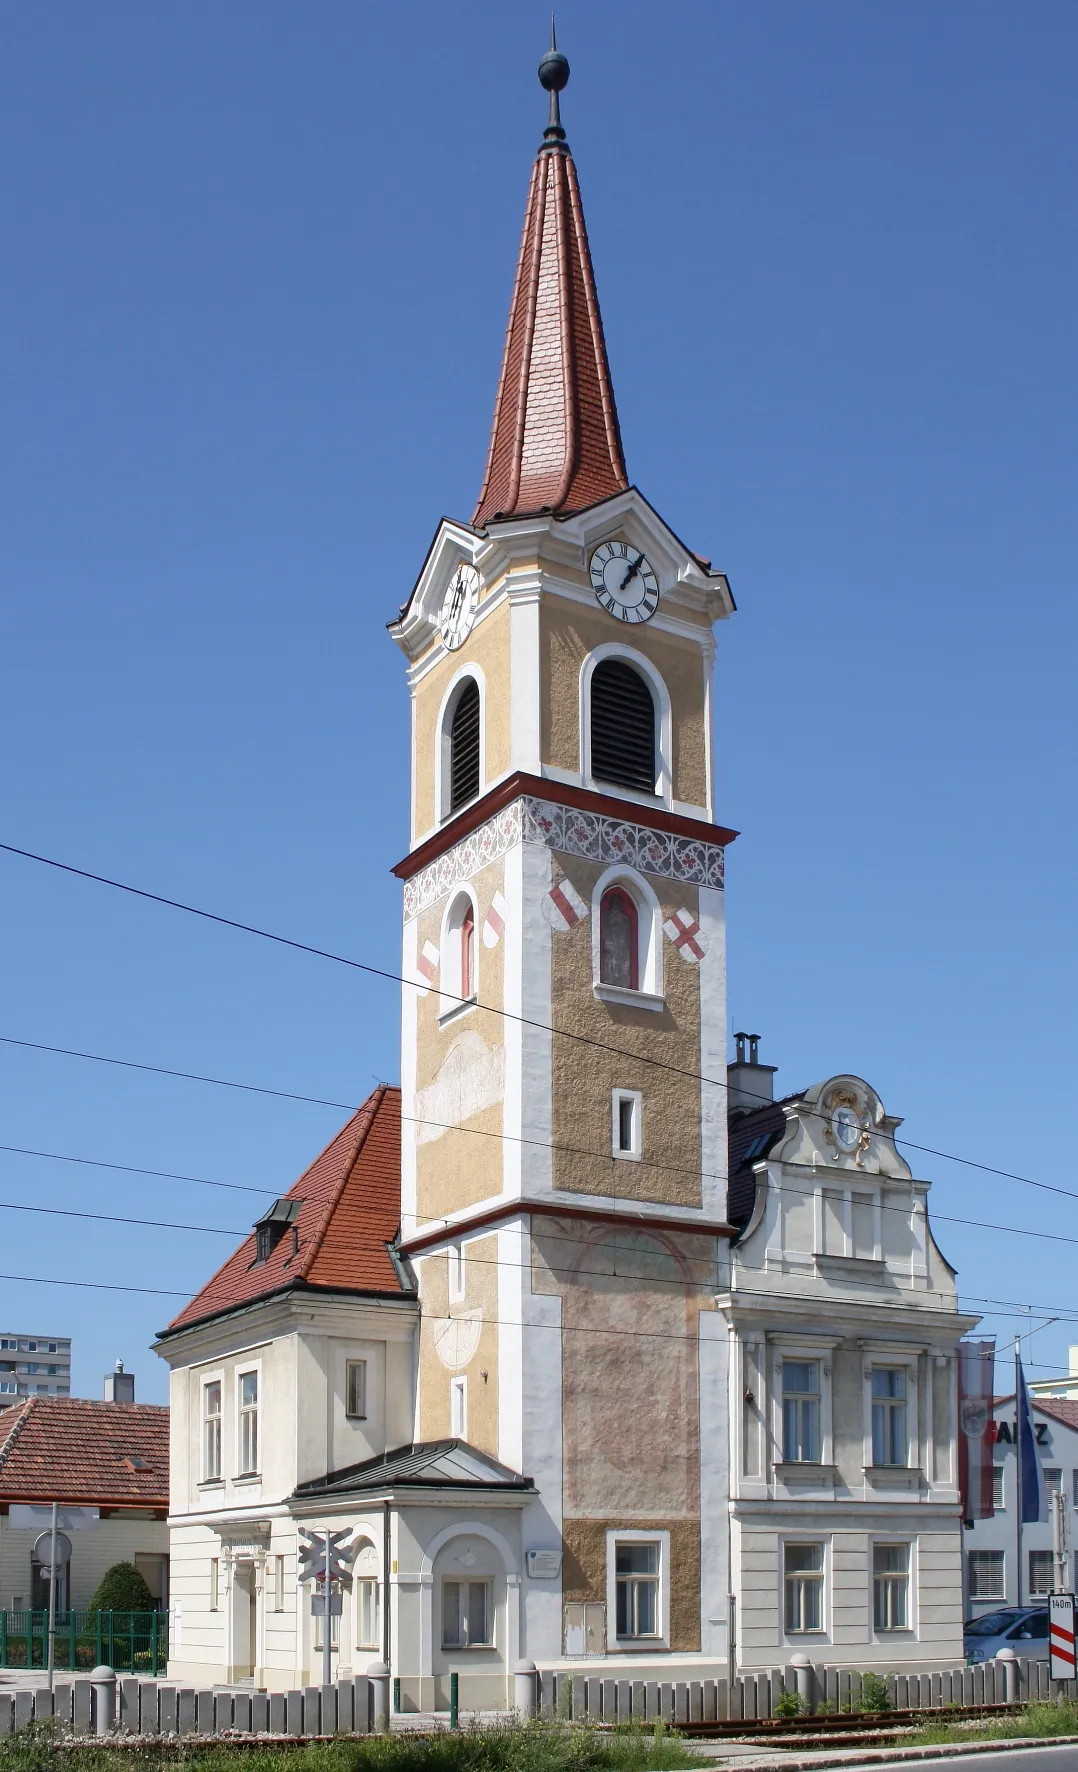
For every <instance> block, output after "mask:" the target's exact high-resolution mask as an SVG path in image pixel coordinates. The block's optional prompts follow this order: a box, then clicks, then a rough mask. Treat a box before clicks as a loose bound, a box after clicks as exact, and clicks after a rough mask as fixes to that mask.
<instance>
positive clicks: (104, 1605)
mask: <svg viewBox="0 0 1078 1772" xmlns="http://www.w3.org/2000/svg"><path fill="white" fill-rule="evenodd" d="M87 1611H88V1612H153V1611H156V1601H155V1600H154V1597H153V1595H152V1594H151V1592H150V1590H149V1588H148V1587H147V1586H146V1583H145V1581H144V1580H143V1578H142V1576H141V1575H140V1574H139V1572H138V1570H137V1569H136V1568H135V1565H134V1563H113V1565H112V1568H111V1569H107V1570H106V1571H105V1574H104V1575H103V1576H102V1577H101V1580H100V1582H99V1583H98V1586H97V1592H96V1593H95V1594H94V1596H93V1599H92V1600H91V1601H90V1604H89V1606H88V1607H87Z"/></svg>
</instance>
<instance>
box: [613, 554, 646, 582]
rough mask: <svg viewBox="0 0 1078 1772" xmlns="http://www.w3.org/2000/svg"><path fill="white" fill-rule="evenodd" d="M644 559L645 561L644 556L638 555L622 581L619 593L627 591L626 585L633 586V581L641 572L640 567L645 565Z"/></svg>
mask: <svg viewBox="0 0 1078 1772" xmlns="http://www.w3.org/2000/svg"><path fill="white" fill-rule="evenodd" d="M643 559H644V556H643V554H637V556H636V559H635V560H634V561H633V563H632V565H631V566H630V568H629V570H628V572H627V573H626V574H625V577H624V578H623V579H622V581H621V583H620V585H619V586H618V589H619V591H623V590H624V589H625V587H626V585H628V584H631V582H632V580H633V579H634V578H635V577H636V575H637V573H638V572H639V571H640V567H641V565H642V563H643Z"/></svg>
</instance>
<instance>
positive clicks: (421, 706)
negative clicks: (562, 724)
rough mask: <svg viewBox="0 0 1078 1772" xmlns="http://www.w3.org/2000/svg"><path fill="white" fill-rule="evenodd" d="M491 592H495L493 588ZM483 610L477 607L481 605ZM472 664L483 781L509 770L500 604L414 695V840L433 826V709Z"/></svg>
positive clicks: (505, 644) (504, 626)
mask: <svg viewBox="0 0 1078 1772" xmlns="http://www.w3.org/2000/svg"><path fill="white" fill-rule="evenodd" d="M495 589H496V587H495ZM480 608H482V604H480ZM467 664H477V665H478V666H479V668H480V670H481V671H482V672H483V675H484V677H485V678H486V697H485V700H484V706H483V714H484V719H485V722H486V755H485V757H484V759H483V781H484V783H488V782H491V781H495V780H496V779H497V778H498V776H500V775H503V774H504V773H505V771H506V770H507V769H508V768H509V757H510V736H509V605H508V603H502V604H501V605H500V606H499V607H498V608H497V609H493V610H492V611H491V613H490V615H489V616H487V617H486V619H485V620H483V621H481V622H479V623H478V625H477V626H476V627H474V628H473V629H472V632H471V633H470V634H469V636H468V638H467V640H465V642H464V645H463V646H462V647H461V648H460V650H459V651H458V652H450V653H447V654H446V656H445V657H444V658H442V659H440V660H439V662H438V663H437V664H436V665H434V666H432V668H431V669H430V670H429V671H428V672H427V674H426V676H424V677H422V678H421V679H420V681H419V683H418V684H417V685H416V689H415V747H416V748H415V757H414V759H413V767H414V769H415V833H414V834H415V835H416V836H421V835H422V834H423V833H424V832H425V831H429V830H432V829H433V827H434V822H435V808H436V788H435V778H436V774H437V770H438V768H439V747H438V744H437V743H436V740H437V738H438V732H437V727H438V709H439V708H440V707H441V705H442V697H443V695H444V694H445V692H446V689H447V688H448V686H449V683H450V681H451V680H452V678H453V677H455V676H456V674H457V672H458V671H459V670H460V668H461V666H462V665H467Z"/></svg>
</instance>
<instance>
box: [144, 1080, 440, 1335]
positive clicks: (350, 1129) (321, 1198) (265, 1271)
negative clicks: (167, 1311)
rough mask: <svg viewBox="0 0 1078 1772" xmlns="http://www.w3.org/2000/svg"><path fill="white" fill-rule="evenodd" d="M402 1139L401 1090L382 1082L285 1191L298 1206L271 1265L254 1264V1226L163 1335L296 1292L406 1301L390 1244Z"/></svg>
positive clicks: (397, 1223) (396, 1209)
mask: <svg viewBox="0 0 1078 1772" xmlns="http://www.w3.org/2000/svg"><path fill="white" fill-rule="evenodd" d="M400 1140H401V1096H400V1090H399V1089H397V1088H393V1087H391V1085H390V1084H388V1083H380V1084H379V1085H378V1088H377V1089H376V1090H375V1091H374V1093H373V1095H371V1096H369V1097H368V1099H367V1100H366V1101H365V1102H364V1104H363V1106H362V1107H361V1108H358V1109H357V1110H356V1112H355V1113H354V1114H353V1115H352V1118H351V1119H350V1120H349V1121H348V1123H347V1125H346V1126H342V1128H341V1130H340V1131H339V1132H338V1133H337V1135H336V1137H335V1138H332V1139H331V1140H330V1142H329V1144H328V1145H327V1146H326V1148H325V1150H324V1151H323V1152H322V1154H321V1156H319V1157H316V1158H315V1160H314V1162H313V1163H312V1164H311V1166H310V1168H309V1169H308V1170H306V1171H305V1173H304V1174H303V1175H301V1176H300V1178H299V1180H298V1181H297V1182H296V1183H295V1185H294V1186H293V1187H291V1188H289V1190H288V1192H287V1194H285V1195H284V1198H285V1200H287V1201H290V1202H294V1203H295V1204H296V1205H297V1206H298V1208H299V1209H298V1211H297V1212H296V1213H295V1215H294V1216H293V1215H292V1214H289V1215H288V1217H287V1221H286V1220H285V1218H284V1217H283V1215H280V1214H278V1215H277V1216H278V1219H279V1221H280V1225H281V1231H282V1234H281V1235H280V1237H279V1240H278V1241H277V1243H276V1244H275V1246H274V1247H273V1248H272V1249H271V1251H270V1253H269V1255H268V1257H267V1258H266V1260H265V1261H258V1260H257V1259H256V1255H257V1249H256V1235H255V1231H254V1230H252V1232H251V1234H250V1236H249V1237H245V1238H244V1241H243V1242H242V1243H241V1244H240V1247H239V1248H238V1249H237V1250H236V1252H235V1254H233V1255H230V1256H229V1258H228V1260H227V1261H226V1262H225V1264H224V1266H223V1267H220V1268H218V1270H217V1272H216V1273H215V1274H214V1276H213V1278H212V1279H211V1280H208V1281H207V1283H206V1285H205V1286H203V1288H202V1290H201V1291H200V1292H197V1293H196V1294H195V1296H194V1298H192V1300H191V1302H190V1304H188V1305H185V1306H184V1308H183V1310H182V1311H181V1312H180V1314H179V1316H178V1317H175V1318H174V1319H173V1321H172V1322H171V1323H170V1324H169V1326H168V1328H167V1329H166V1330H165V1331H164V1332H163V1333H164V1335H165V1336H169V1335H173V1334H175V1333H176V1331H177V1330H180V1329H186V1328H188V1327H189V1326H190V1325H191V1324H192V1323H201V1322H204V1321H205V1320H206V1319H207V1318H209V1317H216V1316H220V1315H221V1313H222V1312H224V1311H230V1310H235V1309H236V1308H237V1306H239V1305H243V1304H253V1303H254V1302H255V1300H256V1299H259V1298H269V1297H271V1296H272V1295H273V1294H274V1293H277V1292H284V1291H288V1290H290V1289H291V1288H292V1287H294V1286H308V1287H316V1288H324V1289H326V1290H329V1291H337V1292H364V1293H393V1294H396V1296H397V1297H398V1298H399V1297H400V1296H401V1294H402V1293H403V1292H404V1291H405V1287H404V1286H403V1284H402V1281H401V1274H400V1271H399V1270H398V1268H397V1267H396V1266H395V1264H394V1262H393V1259H392V1256H391V1255H390V1252H389V1247H388V1245H389V1244H390V1243H392V1241H393V1239H394V1238H395V1237H396V1235H397V1232H398V1230H399V1228H400V1211H401V1183H400V1174H401V1170H400V1161H401V1156H400V1151H401V1143H400ZM262 1222H263V1223H269V1222H270V1215H269V1214H267V1215H266V1217H265V1218H264V1219H263V1221H262ZM293 1233H294V1235H293ZM293 1245H295V1247H293Z"/></svg>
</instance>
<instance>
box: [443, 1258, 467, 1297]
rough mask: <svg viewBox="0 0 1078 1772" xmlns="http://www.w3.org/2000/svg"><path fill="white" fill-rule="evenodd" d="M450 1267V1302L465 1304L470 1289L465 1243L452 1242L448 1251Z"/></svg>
mask: <svg viewBox="0 0 1078 1772" xmlns="http://www.w3.org/2000/svg"><path fill="white" fill-rule="evenodd" d="M446 1258H447V1262H448V1267H449V1302H450V1304H463V1303H464V1298H465V1294H466V1292H467V1290H468V1275H467V1257H466V1256H465V1253H464V1244H463V1243H450V1245H449V1248H448V1250H447V1251H446Z"/></svg>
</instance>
